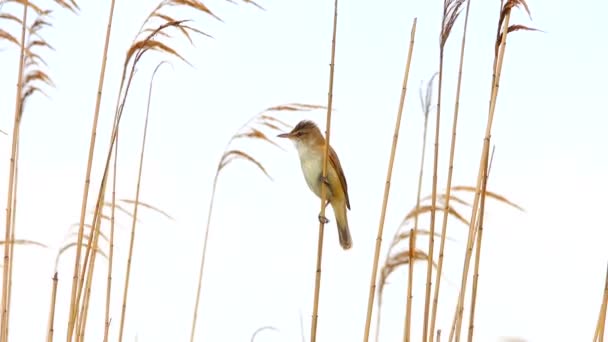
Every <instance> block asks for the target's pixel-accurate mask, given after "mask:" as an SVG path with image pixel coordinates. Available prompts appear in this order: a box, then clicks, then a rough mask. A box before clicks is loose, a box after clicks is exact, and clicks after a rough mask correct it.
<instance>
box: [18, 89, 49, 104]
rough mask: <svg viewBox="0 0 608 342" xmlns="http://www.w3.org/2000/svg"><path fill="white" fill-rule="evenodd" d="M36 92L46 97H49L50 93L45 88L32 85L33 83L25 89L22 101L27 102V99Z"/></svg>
mask: <svg viewBox="0 0 608 342" xmlns="http://www.w3.org/2000/svg"><path fill="white" fill-rule="evenodd" d="M36 92H38V93H40V94H42V95H44V97H46V98H48V97H49V95H48V94H47V93H46V92H45V91H44V90H42V89H41V88H39V87H36V86H32V85H28V86H27V87H26V88H25V89H24V91H23V95H22V97H21V98H22V101H24V102H25V100H27V99H28V98H29V97H30V96H32V95H34V94H35V93H36Z"/></svg>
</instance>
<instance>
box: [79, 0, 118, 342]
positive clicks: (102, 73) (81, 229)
mask: <svg viewBox="0 0 608 342" xmlns="http://www.w3.org/2000/svg"><path fill="white" fill-rule="evenodd" d="M115 3H116V0H111V1H110V13H109V15H108V25H107V26H106V37H105V41H104V46H103V53H102V59H101V67H100V71H99V82H98V85H97V96H96V98H95V109H94V111H93V123H92V127H91V138H90V142H89V153H88V160H87V169H86V173H85V181H84V189H83V192H82V203H81V207H80V222H79V223H80V226H79V228H78V239H77V242H76V257H75V260H74V274H73V277H72V291H71V296H70V311H69V312H70V314H69V318H68V330H67V341H68V342H71V341H72V334H73V332H74V324H75V322H76V314H77V312H76V311H77V309H78V302H77V297H78V292H79V291H78V278H79V276H80V268H81V265H80V258H81V253H82V251H81V247H82V239H83V235H84V219H85V215H86V211H87V200H88V196H89V186H90V184H91V169H92V166H93V155H94V152H95V140H96V137H97V122H98V120H99V109H100V106H101V96H102V94H103V83H104V79H105V74H106V62H107V59H108V47H109V45H110V34H111V32H112V21H113V19H114V5H115ZM89 240H90V239H89ZM83 276H84V274H83Z"/></svg>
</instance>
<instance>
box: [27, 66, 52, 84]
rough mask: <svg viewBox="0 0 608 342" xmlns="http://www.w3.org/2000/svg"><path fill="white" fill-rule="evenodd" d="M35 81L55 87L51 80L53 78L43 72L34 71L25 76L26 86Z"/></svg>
mask: <svg viewBox="0 0 608 342" xmlns="http://www.w3.org/2000/svg"><path fill="white" fill-rule="evenodd" d="M34 81H40V82H43V83H45V84H47V85H48V86H50V87H55V84H54V83H53V81H52V80H51V78H50V77H49V76H48V75H47V74H46V73H45V72H44V71H41V70H32V71H30V72H28V73H27V74H26V75H25V78H24V84H30V83H31V82H34Z"/></svg>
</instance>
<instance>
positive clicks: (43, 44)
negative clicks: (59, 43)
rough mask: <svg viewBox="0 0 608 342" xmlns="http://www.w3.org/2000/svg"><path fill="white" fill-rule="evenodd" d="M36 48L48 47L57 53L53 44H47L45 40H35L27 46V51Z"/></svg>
mask: <svg viewBox="0 0 608 342" xmlns="http://www.w3.org/2000/svg"><path fill="white" fill-rule="evenodd" d="M36 46H41V47H46V48H49V49H51V50H53V51H55V48H54V47H52V46H51V44H49V43H47V42H46V41H45V40H43V39H35V40H32V41H30V42H29V43H28V44H27V49H28V50H31V49H32V48H33V47H36Z"/></svg>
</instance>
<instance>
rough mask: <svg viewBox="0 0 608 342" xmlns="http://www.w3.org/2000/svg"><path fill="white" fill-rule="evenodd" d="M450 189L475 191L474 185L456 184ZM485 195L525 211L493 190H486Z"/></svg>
mask: <svg viewBox="0 0 608 342" xmlns="http://www.w3.org/2000/svg"><path fill="white" fill-rule="evenodd" d="M452 190H454V191H468V192H475V187H473V186H467V185H457V186H453V187H452ZM486 196H488V197H491V198H493V199H495V200H497V201H499V202H502V203H506V204H508V205H510V206H512V207H514V208H516V209H518V210H520V211H524V212H525V210H524V208H522V207H520V206H519V205H517V204H515V203H513V202H511V201H509V200H508V199H507V198H506V197H504V196H502V195H499V194H497V193H495V192H492V191H487V190H486Z"/></svg>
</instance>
